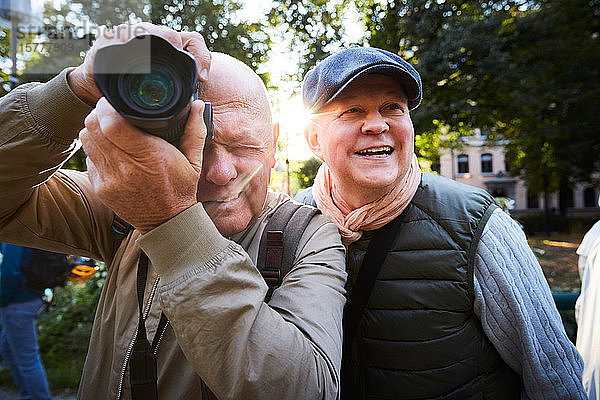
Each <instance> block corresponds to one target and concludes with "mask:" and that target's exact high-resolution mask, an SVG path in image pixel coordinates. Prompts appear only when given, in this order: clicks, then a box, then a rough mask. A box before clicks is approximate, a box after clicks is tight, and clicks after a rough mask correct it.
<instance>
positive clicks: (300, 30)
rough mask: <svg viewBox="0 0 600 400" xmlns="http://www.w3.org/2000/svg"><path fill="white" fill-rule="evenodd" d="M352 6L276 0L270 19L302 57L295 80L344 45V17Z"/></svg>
mask: <svg viewBox="0 0 600 400" xmlns="http://www.w3.org/2000/svg"><path fill="white" fill-rule="evenodd" d="M350 4H351V2H350V1H349V0H336V1H326V0H273V6H272V7H273V8H272V10H271V12H270V13H269V15H268V20H269V23H270V25H271V26H272V27H275V28H277V29H279V30H281V31H282V32H281V33H282V34H283V36H284V37H289V38H290V47H289V50H290V52H293V53H296V54H299V58H300V61H299V65H298V70H297V73H296V74H295V76H294V79H295V80H296V81H298V82H300V81H302V79H303V77H304V74H305V73H306V72H307V71H308V70H309V69H310V68H311V67H313V66H314V65H315V64H316V63H317V62H318V61H320V60H322V59H324V58H326V57H327V56H328V55H329V54H330V53H331V52H332V51H333V50H335V49H336V48H337V47H338V46H339V45H341V44H344V43H342V38H343V34H344V27H343V15H344V9H345V8H347V7H348V6H349V5H350Z"/></svg>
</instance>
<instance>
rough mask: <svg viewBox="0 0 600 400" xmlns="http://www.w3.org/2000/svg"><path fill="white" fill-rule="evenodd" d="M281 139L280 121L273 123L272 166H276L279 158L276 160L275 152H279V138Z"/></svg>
mask: <svg viewBox="0 0 600 400" xmlns="http://www.w3.org/2000/svg"><path fill="white" fill-rule="evenodd" d="M278 139H279V122H275V123H274V124H273V143H272V145H273V153H272V154H273V156H272V157H271V168H275V164H276V162H277V160H275V153H276V152H277V140H278Z"/></svg>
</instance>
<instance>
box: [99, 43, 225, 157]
mask: <svg viewBox="0 0 600 400" xmlns="http://www.w3.org/2000/svg"><path fill="white" fill-rule="evenodd" d="M93 73H94V80H95V81H96V85H97V86H98V88H99V89H100V91H101V92H102V94H103V95H104V97H106V99H107V100H108V102H109V103H110V104H111V105H112V106H113V107H114V108H115V110H117V112H118V113H119V114H121V115H122V116H123V117H124V118H125V119H126V120H127V121H129V122H130V123H131V124H132V125H135V126H137V127H138V128H140V129H142V130H143V131H145V132H147V133H150V134H152V135H155V136H159V137H161V138H163V139H165V140H166V141H168V142H169V143H171V144H173V145H175V146H177V145H178V144H179V140H180V138H181V136H182V135H183V132H184V129H185V124H186V122H187V120H188V117H189V114H190V109H191V101H192V97H193V98H194V99H197V98H198V95H197V93H198V69H197V67H196V61H195V59H194V57H193V56H192V55H191V54H190V53H188V52H187V51H183V50H179V49H177V48H175V47H174V46H173V45H172V44H171V43H169V42H168V41H167V40H165V39H163V38H161V37H159V36H156V35H142V36H136V37H134V38H132V39H130V40H129V41H127V42H125V43H118V44H113V45H109V46H106V47H103V48H101V49H99V50H98V51H97V53H96V56H95V59H94V65H93ZM203 117H204V124H205V125H206V129H207V138H208V139H212V137H213V135H214V129H213V124H212V107H211V105H210V103H206V105H205V107H204V115H203Z"/></svg>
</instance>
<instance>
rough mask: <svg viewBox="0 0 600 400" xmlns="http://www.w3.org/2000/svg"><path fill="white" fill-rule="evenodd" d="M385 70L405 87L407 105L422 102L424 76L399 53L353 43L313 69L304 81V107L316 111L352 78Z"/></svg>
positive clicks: (412, 107)
mask: <svg viewBox="0 0 600 400" xmlns="http://www.w3.org/2000/svg"><path fill="white" fill-rule="evenodd" d="M375 73H376V74H384V75H389V76H391V77H392V78H394V79H396V80H397V81H398V82H399V83H400V84H401V85H402V88H403V89H404V94H405V95H406V97H407V99H408V108H409V109H411V110H414V109H415V108H417V106H418V105H419V104H420V103H421V98H422V97H423V89H422V87H421V76H420V75H419V73H418V72H417V70H416V69H414V67H413V66H412V65H411V64H410V63H408V62H407V61H405V60H404V59H403V58H402V57H400V56H398V55H397V54H394V53H391V52H389V51H387V50H382V49H378V48H375V47H351V48H349V49H345V50H342V51H340V52H338V53H335V54H333V55H330V56H329V57H327V58H326V59H324V60H323V61H321V62H320V63H319V64H317V66H316V67H315V68H313V69H312V70H310V71H309V72H308V73H307V74H306V76H305V77H304V82H302V99H303V101H304V107H305V108H306V109H307V110H309V111H310V112H316V111H318V110H320V109H321V108H322V107H323V106H325V105H327V104H329V103H330V102H331V101H333V99H335V98H336V97H337V96H338V95H339V94H340V93H341V92H342V91H343V90H344V89H345V88H346V87H347V86H348V85H349V84H350V83H351V82H352V81H354V80H355V79H356V78H358V77H360V76H363V75H367V74H375Z"/></svg>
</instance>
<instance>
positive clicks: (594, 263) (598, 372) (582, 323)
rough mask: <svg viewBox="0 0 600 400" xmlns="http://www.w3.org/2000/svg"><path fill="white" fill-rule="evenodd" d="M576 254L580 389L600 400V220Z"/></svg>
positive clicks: (576, 309) (588, 233) (576, 308)
mask: <svg viewBox="0 0 600 400" xmlns="http://www.w3.org/2000/svg"><path fill="white" fill-rule="evenodd" d="M598 205H600V198H599V199H598ZM577 254H578V255H579V276H580V277H581V294H580V295H579V298H578V299H577V303H576V304H575V318H576V320H577V341H576V343H577V349H578V350H579V352H580V353H581V356H582V357H583V363H584V367H583V375H582V379H583V386H584V387H585V390H586V391H587V393H588V396H589V398H590V400H597V399H600V221H598V222H596V223H595V224H594V226H592V228H591V229H590V230H589V231H588V232H587V233H586V234H585V236H584V237H583V240H582V242H581V244H580V245H579V248H578V249H577Z"/></svg>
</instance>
